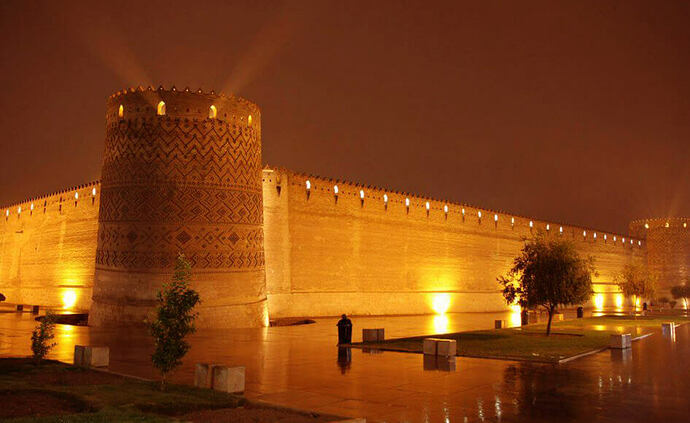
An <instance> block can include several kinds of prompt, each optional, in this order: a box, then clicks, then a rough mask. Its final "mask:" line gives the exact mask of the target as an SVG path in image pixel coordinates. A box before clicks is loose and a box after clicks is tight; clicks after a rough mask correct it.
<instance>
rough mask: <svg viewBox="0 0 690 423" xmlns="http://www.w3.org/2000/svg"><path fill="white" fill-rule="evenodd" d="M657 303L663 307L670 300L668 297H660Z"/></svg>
mask: <svg viewBox="0 0 690 423" xmlns="http://www.w3.org/2000/svg"><path fill="white" fill-rule="evenodd" d="M658 301H659V304H661V305H662V306H663V305H664V304H668V303H669V302H670V300H669V299H668V297H661V298H659V300H658Z"/></svg>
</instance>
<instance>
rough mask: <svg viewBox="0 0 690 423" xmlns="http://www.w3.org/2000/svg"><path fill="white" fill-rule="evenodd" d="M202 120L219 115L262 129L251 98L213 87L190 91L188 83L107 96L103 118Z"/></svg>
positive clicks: (112, 119) (141, 88)
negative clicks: (205, 89)
mask: <svg viewBox="0 0 690 423" xmlns="http://www.w3.org/2000/svg"><path fill="white" fill-rule="evenodd" d="M156 117H167V118H170V119H186V120H203V119H218V120H222V121H226V122H231V123H233V124H236V125H242V126H250V127H253V128H256V130H257V131H260V130H261V110H260V109H259V106H257V105H256V104H254V103H252V102H251V101H249V100H247V99H244V98H242V97H239V96H235V95H232V94H230V95H226V94H224V93H220V94H216V93H215V91H210V92H204V91H203V90H201V89H198V90H196V91H193V90H191V89H189V87H187V88H184V89H183V90H178V89H177V88H176V87H175V86H172V87H171V88H170V89H165V88H164V87H163V86H160V87H158V88H157V89H154V88H153V87H150V86H149V87H147V88H143V87H141V86H139V87H137V88H130V89H125V90H122V91H118V92H117V93H115V94H113V95H111V96H110V97H109V98H108V101H107V105H106V120H107V122H108V124H111V123H117V122H119V121H122V120H136V119H153V118H156Z"/></svg>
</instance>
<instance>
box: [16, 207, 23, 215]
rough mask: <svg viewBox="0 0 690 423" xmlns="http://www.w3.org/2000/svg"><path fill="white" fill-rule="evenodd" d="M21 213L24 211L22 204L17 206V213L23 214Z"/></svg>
mask: <svg viewBox="0 0 690 423" xmlns="http://www.w3.org/2000/svg"><path fill="white" fill-rule="evenodd" d="M21 213H22V206H19V207H17V214H21Z"/></svg>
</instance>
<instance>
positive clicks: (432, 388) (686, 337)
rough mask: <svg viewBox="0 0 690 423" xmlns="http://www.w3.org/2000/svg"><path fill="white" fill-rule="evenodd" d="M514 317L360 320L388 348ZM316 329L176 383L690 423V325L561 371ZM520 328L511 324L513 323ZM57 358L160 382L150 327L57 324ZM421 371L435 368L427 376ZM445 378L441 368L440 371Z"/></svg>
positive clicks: (466, 413) (406, 412)
mask: <svg viewBox="0 0 690 423" xmlns="http://www.w3.org/2000/svg"><path fill="white" fill-rule="evenodd" d="M516 317H517V316H516V315H515V314H512V313H458V314H448V315H445V316H399V317H359V318H354V319H353V323H354V325H355V328H354V332H353V333H354V339H353V340H354V341H359V340H361V329H362V328H365V327H366V328H375V327H384V328H385V329H386V337H387V338H395V337H402V336H413V335H423V334H436V333H448V332H457V331H462V330H472V329H487V328H491V327H493V322H494V320H495V319H504V320H506V321H507V322H509V324H510V325H515V324H516V323H518V322H517V319H516ZM315 320H316V321H317V323H316V324H311V325H301V326H287V327H270V328H263V329H242V330H217V331H214V330H205V331H199V332H198V333H196V334H195V335H193V336H192V337H191V344H192V349H191V351H190V352H189V354H188V356H187V357H186V358H185V364H184V365H183V367H182V368H181V369H180V370H179V371H177V372H176V373H175V375H174V377H173V379H174V380H175V381H178V382H181V383H191V381H192V378H193V364H194V363H195V362H214V363H221V364H226V365H230V366H233V365H244V366H246V367H247V391H246V393H245V394H246V396H247V397H249V398H256V399H261V400H265V401H268V402H271V403H275V404H280V405H284V406H289V407H293V408H301V409H309V410H315V411H321V412H324V413H332V414H338V415H344V416H353V417H366V418H367V421H371V422H378V421H381V422H444V423H445V422H475V421H501V422H513V421H520V422H523V421H536V422H542V421H543V422H552V421H558V422H571V421H588V422H589V421H600V422H613V421H624V422H657V421H664V422H676V421H678V422H680V421H688V419H689V417H690V414H689V413H690V325H685V326H681V327H678V328H677V329H676V337H675V339H671V338H669V337H667V336H664V335H662V334H661V331H660V330H658V331H655V334H654V335H653V336H650V337H648V338H645V339H643V340H641V341H638V342H634V343H633V347H632V349H631V350H628V351H625V352H621V351H614V350H606V351H604V352H601V353H597V354H594V355H591V356H588V357H585V358H582V359H579V360H575V361H572V362H569V363H566V364H561V365H550V364H533V363H525V362H514V361H501V360H487V359H474V358H464V357H457V358H456V360H455V363H454V366H453V365H452V364H448V363H438V362H436V363H431V362H429V361H428V360H427V362H426V363H425V360H424V358H423V356H422V355H419V354H406V353H398V352H389V351H386V352H376V351H372V352H367V351H363V350H359V349H351V350H350V349H338V347H337V346H336V341H337V336H336V327H335V324H336V322H337V319H336V318H322V319H315ZM35 323H36V322H35V321H34V320H33V316H31V315H30V314H28V313H23V314H16V313H0V356H9V355H14V356H16V355H28V354H30V335H31V330H32V328H33V327H34V325H35ZM511 323H512V324H511ZM56 332H57V342H58V345H57V347H56V348H55V350H54V351H53V352H52V353H51V358H56V359H59V360H63V361H66V362H71V360H72V352H73V346H74V344H91V345H109V346H110V349H111V366H110V369H111V370H113V371H116V372H122V373H127V374H133V375H138V376H143V377H155V372H154V370H153V369H152V367H151V365H150V360H149V354H150V351H151V349H152V344H151V341H150V339H149V338H148V336H147V335H146V333H145V331H144V330H143V329H121V330H92V329H90V328H87V327H73V326H66V325H58V327H57V331H56ZM425 368H426V369H427V370H425ZM438 368H440V369H441V370H436V369H438Z"/></svg>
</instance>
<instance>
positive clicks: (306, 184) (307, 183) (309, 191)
mask: <svg viewBox="0 0 690 423" xmlns="http://www.w3.org/2000/svg"><path fill="white" fill-rule="evenodd" d="M304 185H305V186H306V188H307V200H308V199H309V195H310V194H311V181H310V180H309V179H307V182H305V184H304Z"/></svg>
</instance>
